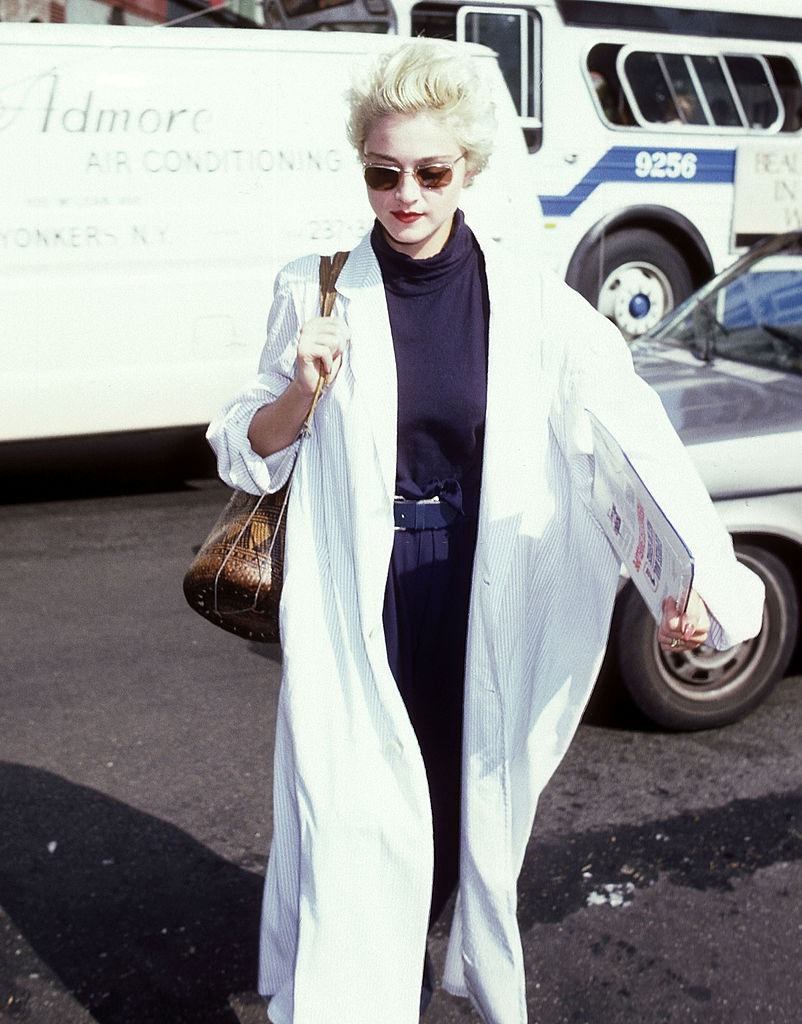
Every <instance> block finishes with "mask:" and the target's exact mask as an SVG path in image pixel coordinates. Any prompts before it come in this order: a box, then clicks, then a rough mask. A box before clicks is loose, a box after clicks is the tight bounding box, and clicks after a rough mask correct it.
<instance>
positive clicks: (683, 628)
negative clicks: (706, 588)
mask: <svg viewBox="0 0 802 1024" xmlns="http://www.w3.org/2000/svg"><path fill="white" fill-rule="evenodd" d="M709 632H710V615H709V613H708V611H707V605H706V604H705V603H704V601H703V600H702V599H701V597H699V595H698V594H697V593H696V591H695V590H691V593H690V596H689V597H688V607H687V608H686V610H685V612H684V614H680V610H679V608H678V606H677V603H676V601H674V600H673V599H672V598H670V597H667V598H666V599H665V601H664V602H663V620H662V622H661V623H660V628H659V630H658V632H657V638H658V640H659V641H660V646H661V647H662V648H663V650H664V651H692V650H693V649H694V648H695V647H699V645H700V644H703V643H704V642H705V640H707V635H708V633H709Z"/></svg>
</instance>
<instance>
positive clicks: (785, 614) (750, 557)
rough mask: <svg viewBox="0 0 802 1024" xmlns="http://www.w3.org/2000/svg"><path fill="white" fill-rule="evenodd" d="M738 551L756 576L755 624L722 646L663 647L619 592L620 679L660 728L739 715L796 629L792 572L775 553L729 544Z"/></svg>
mask: <svg viewBox="0 0 802 1024" xmlns="http://www.w3.org/2000/svg"><path fill="white" fill-rule="evenodd" d="M736 554H737V556H738V559H739V560H740V561H741V562H743V563H744V565H746V566H748V567H749V568H750V569H751V570H752V571H753V572H755V573H757V575H758V576H760V578H761V579H762V580H763V583H764V584H765V587H766V605H765V608H764V611H763V626H762V628H761V631H760V633H758V635H757V636H756V637H755V638H754V639H752V640H745V641H744V642H743V643H740V644H737V645H736V646H735V647H733V648H731V649H730V650H729V651H715V650H713V649H712V647H707V646H704V645H703V646H702V647H699V648H697V649H696V650H695V651H681V652H679V653H674V652H672V651H663V650H662V649H661V648H660V645H659V644H658V642H657V626H656V624H655V622H654V619H653V618H652V617H651V615H650V614H649V611H648V610H647V608H646V605H645V603H644V602H643V599H642V598H641V596H640V594H639V593H638V591H637V590H636V589H635V587H634V586H633V585H632V584H629V585H628V586H627V587H626V589H625V590H624V591H623V592H622V594H621V598H620V602H619V607H618V608H617V609H616V616H615V619H614V626H613V630H614V633H613V637H612V641H613V644H614V654H615V657H616V661H617V664H618V667H619V672H620V675H621V680H622V682H623V683H624V686H625V687H626V689H627V691H628V692H629V695H630V696H631V697H632V699H633V701H634V702H635V704H637V706H638V707H639V708H640V710H641V711H642V712H643V713H644V714H645V715H646V716H647V717H648V718H650V719H651V720H652V721H653V722H656V723H657V724H658V725H661V726H663V727H664V728H666V729H688V730H690V729H712V728H715V727H717V726H721V725H728V724H729V723H731V722H735V721H737V720H738V719H739V718H743V716H744V715H746V714H748V712H750V711H752V710H753V709H754V708H755V707H757V705H758V704H760V702H761V701H762V700H764V699H765V698H766V697H767V696H768V694H769V693H770V692H771V690H772V688H773V686H774V684H775V683H776V682H777V680H778V679H780V678H781V677H782V675H783V674H784V673H785V670H786V669H787V668H788V664H789V662H790V660H791V656H792V654H793V651H794V647H795V645H796V640H797V636H798V632H799V599H798V595H797V591H796V587H795V585H794V580H793V578H792V576H791V574H790V573H789V571H788V569H787V568H786V567H785V565H784V564H783V563H782V562H781V561H780V559H779V558H777V556H776V555H774V554H772V553H771V552H770V551H766V550H765V549H763V548H759V547H755V546H753V545H751V544H742V545H736Z"/></svg>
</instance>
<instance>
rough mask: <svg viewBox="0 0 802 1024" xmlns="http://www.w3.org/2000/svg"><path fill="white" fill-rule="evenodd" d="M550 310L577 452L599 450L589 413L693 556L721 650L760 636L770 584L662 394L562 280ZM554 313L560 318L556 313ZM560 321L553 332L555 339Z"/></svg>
mask: <svg viewBox="0 0 802 1024" xmlns="http://www.w3.org/2000/svg"><path fill="white" fill-rule="evenodd" d="M544 303H545V308H546V309H547V310H551V311H554V310H557V309H559V310H560V325H561V330H560V333H559V334H558V335H557V336H558V337H559V336H562V338H563V344H562V346H561V352H562V365H561V367H560V377H561V386H560V388H559V391H560V393H561V396H562V400H563V402H565V403H566V404H567V405H568V409H569V410H570V411H569V412H568V415H567V417H566V420H567V422H568V423H569V424H570V427H569V430H570V433H571V440H572V447H574V448H575V450H578V451H580V452H586V453H592V450H593V440H592V432H591V426H590V421H589V418H588V416H587V415H586V414H585V410H588V409H589V410H590V411H591V412H593V413H594V415H596V416H597V417H598V419H599V420H601V422H602V423H603V424H604V425H605V426H606V427H607V429H608V430H609V431H610V433H611V434H612V435H613V436H614V437H615V438H616V440H617V441H618V443H619V444H620V445H621V448H622V449H623V450H624V451H625V452H626V454H627V456H628V458H629V459H630V461H631V463H632V465H633V466H634V467H635V469H636V470H637V471H638V473H639V474H640V475H641V477H642V478H643V480H644V482H645V484H646V486H647V487H648V488H649V490H650V491H651V493H652V495H653V496H654V498H655V500H656V501H657V502H658V504H659V505H660V507H661V508H662V509H663V511H664V512H665V514H666V516H667V517H668V519H669V521H670V522H671V523H672V525H673V526H674V529H675V530H676V531H677V533H678V534H679V535H680V536H681V537H682V539H683V541H684V542H685V544H686V545H687V547H688V549H689V550H690V552H691V554H692V555H693V557H694V563H695V566H694V588H695V589H696V591H697V592H698V593H699V595H700V596H701V598H702V600H703V601H704V602H705V604H706V605H707V607H708V610H709V612H710V614H711V616H712V619H713V621H712V623H711V631H710V640H709V642H710V643H712V644H713V645H714V646H715V647H716V648H717V649H718V650H725V649H726V648H728V647H732V646H733V645H734V644H736V643H740V642H741V641H743V640H747V639H749V638H750V637H753V636H755V635H756V634H757V633H758V632H759V631H760V627H761V625H762V620H763V602H764V596H765V595H764V587H763V583H762V581H761V580H760V578H759V577H758V576H756V575H755V573H753V572H751V571H750V570H749V569H747V568H746V566H744V565H741V563H740V562H738V560H737V559H736V557H735V554H734V552H733V547H732V540H731V538H730V535H729V533H728V532H727V530H726V528H725V527H724V525H723V523H722V522H721V520H720V518H719V516H718V513H717V512H716V510H715V507H714V505H713V502H712V501H711V499H710V496H709V495H708V493H707V490H706V489H705V486H704V484H703V482H702V480H701V477H700V476H699V473H698V472H697V470H696V467H695V466H694V464H693V462H692V460H691V458H690V455H689V454H688V452H687V450H686V449H685V447H684V445H683V443H682V441H681V440H680V438H679V436H678V435H677V433H676V431H675V430H674V427H673V426H672V424H671V421H670V420H669V418H668V416H667V414H666V412H665V409H664V408H663V405H662V402H661V401H660V398H659V396H658V395H657V393H656V392H655V391H653V390H652V388H650V387H649V385H648V384H647V383H646V382H645V381H644V380H643V379H642V378H641V377H639V376H638V375H637V373H636V372H635V369H634V367H633V364H632V358H631V356H630V352H629V348H628V347H627V344H626V342H625V341H624V339H623V337H622V336H621V334H620V332H619V331H618V329H617V328H616V327H615V326H614V325H613V324H612V323H611V322H610V321H609V320H607V318H606V317H604V316H602V315H601V314H600V313H598V312H597V311H596V310H595V309H593V308H592V307H591V306H590V305H589V304H588V303H587V302H586V301H585V300H584V299H583V298H582V297H581V296H579V295H578V294H577V293H576V292H573V291H572V290H571V289H570V288H568V286H567V285H565V284H564V283H563V282H559V281H556V280H554V281H550V282H546V283H545V285H544ZM552 315H553V314H552ZM557 329H558V328H557V325H556V324H554V325H553V326H552V327H551V329H550V331H549V335H550V336H552V337H553V336H554V332H555V330H557Z"/></svg>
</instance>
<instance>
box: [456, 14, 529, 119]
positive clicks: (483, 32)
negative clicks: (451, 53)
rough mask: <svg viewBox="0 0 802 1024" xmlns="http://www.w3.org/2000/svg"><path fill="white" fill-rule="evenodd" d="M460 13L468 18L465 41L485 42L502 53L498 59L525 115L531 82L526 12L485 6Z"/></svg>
mask: <svg viewBox="0 0 802 1024" xmlns="http://www.w3.org/2000/svg"><path fill="white" fill-rule="evenodd" d="M460 15H462V16H463V17H464V30H463V33H464V39H465V41H466V42H468V43H483V44H484V45H485V46H489V47H490V49H491V50H495V51H496V53H497V54H498V62H499V65H500V67H501V71H502V74H503V75H504V80H505V82H506V83H507V86H508V88H509V90H510V94H511V95H512V98H513V102H514V103H515V107H516V109H517V110H518V112H519V113H520V114H525V113H526V111H525V110H524V108H523V97H524V96H525V95H526V93H527V91H528V87H529V81H530V76H529V74H528V71H529V68H528V64H529V53H528V48H527V45H526V22H525V20H524V18H525V16H526V15H525V12H524V11H512V10H510V11H506V12H503V13H502V12H500V11H494V12H490V13H488V12H487V11H484V10H481V9H479V10H477V9H476V8H463V9H462V10H461V11H460ZM459 20H460V19H458V21H459Z"/></svg>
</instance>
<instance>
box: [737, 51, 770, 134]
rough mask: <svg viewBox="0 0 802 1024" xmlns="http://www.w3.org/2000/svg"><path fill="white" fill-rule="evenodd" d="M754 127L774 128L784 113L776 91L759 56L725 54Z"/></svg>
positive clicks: (746, 113)
mask: <svg viewBox="0 0 802 1024" xmlns="http://www.w3.org/2000/svg"><path fill="white" fill-rule="evenodd" d="M724 62H725V64H726V65H727V69H728V71H729V73H730V76H731V77H732V81H733V85H734V86H735V89H736V92H737V93H738V98H739V99H740V101H741V106H742V107H743V110H744V114H745V115H746V123H747V124H748V125H749V127H750V128H771V127H773V126H774V123H775V122H776V121H777V119H778V118H779V116H780V108H779V106H778V103H777V95H776V92H775V91H774V90H773V89H772V87H771V83H770V82H769V79H768V77H767V75H766V69H765V68H764V66H763V64H762V62H761V61H760V60H759V59H758V58H757V57H744V56H734V55H727V56H726V57H725V58H724Z"/></svg>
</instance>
